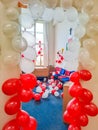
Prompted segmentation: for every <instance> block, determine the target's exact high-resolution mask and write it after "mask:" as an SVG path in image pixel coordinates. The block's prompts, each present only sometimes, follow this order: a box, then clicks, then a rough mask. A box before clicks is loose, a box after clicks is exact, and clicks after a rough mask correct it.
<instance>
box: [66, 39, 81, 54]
mask: <svg viewBox="0 0 98 130" xmlns="http://www.w3.org/2000/svg"><path fill="white" fill-rule="evenodd" d="M80 46H81V43H80V41H79V40H74V41H72V42H70V43H69V44H68V50H69V51H71V52H76V51H77V52H78V51H79V49H80Z"/></svg>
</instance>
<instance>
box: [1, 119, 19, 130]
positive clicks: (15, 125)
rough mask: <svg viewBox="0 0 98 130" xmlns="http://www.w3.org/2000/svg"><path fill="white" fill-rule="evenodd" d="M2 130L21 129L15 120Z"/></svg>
mask: <svg viewBox="0 0 98 130" xmlns="http://www.w3.org/2000/svg"><path fill="white" fill-rule="evenodd" d="M2 130H20V127H19V126H18V124H17V122H16V119H13V120H11V121H9V122H7V123H6V124H5V125H4V127H3V128H2Z"/></svg>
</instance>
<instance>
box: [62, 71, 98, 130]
mask: <svg viewBox="0 0 98 130" xmlns="http://www.w3.org/2000/svg"><path fill="white" fill-rule="evenodd" d="M91 78H92V74H91V73H90V71H88V70H80V71H78V72H74V73H73V74H72V75H71V76H70V80H71V81H72V82H73V84H72V85H71V86H70V87H69V90H68V91H69V94H70V95H71V96H72V97H73V98H72V100H70V101H69V103H68V105H67V107H66V110H65V112H64V114H63V119H64V122H65V123H68V124H69V127H68V130H73V129H75V130H76V129H77V130H81V127H85V126H87V124H88V121H89V119H88V116H96V115H98V108H97V106H96V105H95V104H94V103H93V102H92V100H93V94H92V92H91V91H90V90H88V89H86V88H84V87H82V85H81V83H80V80H84V81H88V80H90V79H91Z"/></svg>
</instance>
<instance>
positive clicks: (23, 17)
mask: <svg viewBox="0 0 98 130" xmlns="http://www.w3.org/2000/svg"><path fill="white" fill-rule="evenodd" d="M19 22H20V24H21V26H22V27H24V28H31V27H32V26H33V25H34V20H33V18H32V16H31V15H29V14H28V13H22V14H20V15H19Z"/></svg>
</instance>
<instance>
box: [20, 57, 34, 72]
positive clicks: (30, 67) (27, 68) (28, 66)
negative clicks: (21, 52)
mask: <svg viewBox="0 0 98 130" xmlns="http://www.w3.org/2000/svg"><path fill="white" fill-rule="evenodd" d="M20 69H21V71H23V72H24V73H32V72H33V71H34V63H33V62H32V61H30V60H27V59H25V58H22V59H21V61H20Z"/></svg>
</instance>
